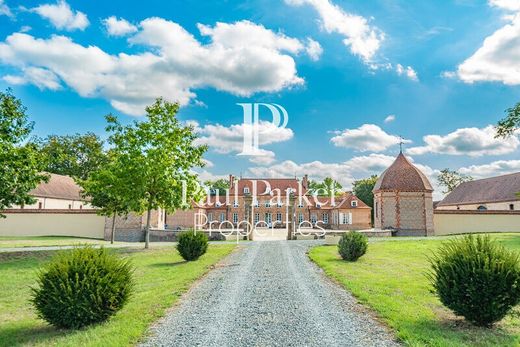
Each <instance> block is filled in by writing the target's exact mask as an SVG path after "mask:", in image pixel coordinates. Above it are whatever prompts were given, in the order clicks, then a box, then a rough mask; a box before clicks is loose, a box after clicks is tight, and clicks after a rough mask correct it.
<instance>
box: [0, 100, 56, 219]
mask: <svg viewBox="0 0 520 347" xmlns="http://www.w3.org/2000/svg"><path fill="white" fill-rule="evenodd" d="M32 129H33V123H31V122H29V121H28V116H27V114H26V108H25V107H24V106H23V105H22V102H21V101H20V100H19V99H17V98H16V97H15V96H14V95H13V94H12V93H11V91H10V90H7V91H6V92H5V93H2V92H0V163H1V165H0V211H1V210H4V209H6V208H9V207H10V206H12V205H25V204H31V203H34V199H33V198H32V197H31V196H30V195H29V194H28V193H29V192H30V191H31V190H32V189H34V188H36V186H37V185H38V184H39V183H40V182H41V181H43V180H46V179H47V176H46V175H44V174H42V173H41V165H40V163H39V161H38V154H37V151H36V148H35V146H34V145H33V144H31V143H27V140H28V138H29V136H30V134H31V132H32ZM0 217H5V216H4V215H3V214H1V213H0Z"/></svg>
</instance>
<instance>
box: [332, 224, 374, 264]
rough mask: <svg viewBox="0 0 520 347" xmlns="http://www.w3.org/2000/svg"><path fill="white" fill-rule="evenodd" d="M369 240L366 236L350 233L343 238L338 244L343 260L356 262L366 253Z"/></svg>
mask: <svg viewBox="0 0 520 347" xmlns="http://www.w3.org/2000/svg"><path fill="white" fill-rule="evenodd" d="M367 247H368V239H367V237H366V236H365V235H363V234H361V233H358V232H355V231H349V232H347V233H345V234H343V235H342V236H341V239H340V240H339V243H338V252H339V255H341V258H343V260H347V261H356V260H358V259H359V257H361V256H362V255H363V254H365V253H366V251H367Z"/></svg>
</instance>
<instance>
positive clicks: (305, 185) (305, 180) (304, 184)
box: [302, 174, 309, 189]
mask: <svg viewBox="0 0 520 347" xmlns="http://www.w3.org/2000/svg"><path fill="white" fill-rule="evenodd" d="M302 187H303V188H304V189H308V188H309V175H307V174H305V176H303V180H302Z"/></svg>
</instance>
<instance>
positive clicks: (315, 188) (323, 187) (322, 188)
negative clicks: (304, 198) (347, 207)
mask: <svg viewBox="0 0 520 347" xmlns="http://www.w3.org/2000/svg"><path fill="white" fill-rule="evenodd" d="M342 189H343V186H342V185H341V184H340V183H339V182H338V181H335V180H334V179H333V178H331V177H325V179H324V180H323V181H322V182H318V181H312V180H311V181H309V190H310V191H311V194H314V195H319V196H330V195H331V194H332V191H334V195H336V196H338V195H341V194H342V193H343V190H342Z"/></svg>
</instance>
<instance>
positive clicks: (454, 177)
mask: <svg viewBox="0 0 520 347" xmlns="http://www.w3.org/2000/svg"><path fill="white" fill-rule="evenodd" d="M468 181H473V177H471V176H468V175H463V174H460V173H459V172H457V171H455V170H454V171H452V170H450V169H444V170H441V172H440V174H439V175H438V176H437V182H438V183H439V185H440V186H443V187H445V188H446V189H445V190H443V191H442V192H443V193H444V194H448V193H449V192H451V191H452V190H453V189H455V188H457V186H459V185H460V184H461V183H464V182H468Z"/></svg>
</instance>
